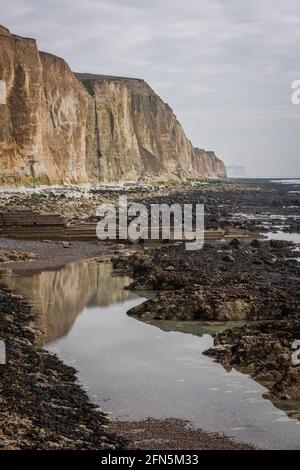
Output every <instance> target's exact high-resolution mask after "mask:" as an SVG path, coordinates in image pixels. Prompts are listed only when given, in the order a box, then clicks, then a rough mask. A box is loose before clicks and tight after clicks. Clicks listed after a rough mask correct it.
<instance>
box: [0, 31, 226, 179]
mask: <svg viewBox="0 0 300 470" xmlns="http://www.w3.org/2000/svg"><path fill="white" fill-rule="evenodd" d="M0 58H1V60H0V184H22V183H25V184H31V183H34V182H40V183H55V182H61V181H68V182H74V183H81V182H87V181H90V182H97V181H124V180H128V179H137V178H139V177H142V178H147V177H150V178H170V177H178V178H187V177H202V176H203V177H206V176H207V177H215V176H216V177H217V176H218V177H224V176H225V174H226V172H225V166H224V165H223V163H222V162H221V161H220V160H219V159H218V158H217V157H216V156H215V155H214V153H213V152H205V151H204V150H200V149H194V148H193V146H192V144H191V142H190V141H189V140H188V139H187V138H186V136H185V133H184V131H183V129H182V126H181V125H180V123H179V122H178V121H177V119H176V116H175V115H174V113H173V111H172V110H171V108H170V107H169V106H168V105H167V104H166V103H164V102H163V101H162V100H161V99H160V98H159V96H157V95H156V94H155V92H154V91H153V90H152V89H151V88H150V87H149V85H147V83H145V82H144V81H143V80H139V79H130V78H122V77H109V76H104V75H90V74H76V75H74V73H73V72H72V71H71V70H70V68H69V66H68V65H67V64H66V63H65V61H64V60H63V59H60V58H59V57H56V56H54V55H51V54H47V53H43V52H39V51H38V49H37V46H36V42H35V40H34V39H29V38H22V37H19V36H16V35H12V34H10V32H9V31H8V30H7V29H6V28H4V27H2V26H0Z"/></svg>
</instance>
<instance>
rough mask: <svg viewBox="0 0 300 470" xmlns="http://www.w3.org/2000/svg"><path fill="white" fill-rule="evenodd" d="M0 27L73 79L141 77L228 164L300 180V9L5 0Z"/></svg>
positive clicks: (266, 0)
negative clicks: (296, 84) (57, 60)
mask: <svg viewBox="0 0 300 470" xmlns="http://www.w3.org/2000/svg"><path fill="white" fill-rule="evenodd" d="M0 22H1V24H3V26H6V27H8V28H9V29H10V31H11V32H12V33H15V34H19V35H23V36H30V37H34V38H35V39H37V43H38V47H39V49H40V50H44V51H47V52H50V53H53V54H56V55H58V56H61V57H63V58H64V59H65V60H66V62H67V63H68V64H69V65H70V67H71V68H72V70H74V71H76V72H86V73H88V72H89V73H99V74H107V75H118V76H129V77H138V78H143V79H144V80H145V81H147V82H148V83H149V84H150V86H151V87H152V88H153V89H154V90H155V91H156V92H157V93H158V94H159V95H160V96H161V97H162V99H163V100H164V101H166V102H167V103H168V104H169V105H170V106H171V108H172V109H173V110H174V112H175V114H176V116H177V118H178V120H179V121H180V122H181V124H182V125H183V127H184V130H185V132H186V135H187V137H188V138H189V139H190V140H191V141H192V143H193V144H194V146H198V147H201V148H205V149H207V150H214V151H215V153H216V155H217V156H218V157H219V158H221V159H222V160H223V161H224V162H225V164H226V165H240V166H244V167H245V168H246V171H247V173H248V174H249V176H254V177H255V176H261V177H267V176H269V177H272V178H276V177H278V178H281V177H287V175H288V176H289V177H295V176H299V175H300V162H299V154H300V139H299V135H298V134H299V120H300V105H295V104H292V101H291V95H292V88H291V85H292V82H293V81H294V80H300V61H299V58H298V56H299V50H298V49H299V48H298V45H299V43H300V0H286V1H285V2H284V3H283V2H280V4H277V5H276V8H275V7H274V2H271V1H270V0H249V1H247V2H240V1H239V0H227V1H226V2H224V0H186V1H185V2H184V3H183V2H181V1H179V0H172V1H171V0H160V1H159V0H153V1H152V2H151V3H150V2H146V0H87V1H86V2H80V1H78V0H72V1H71V0H61V1H58V0H52V1H51V2H50V1H49V0H11V1H10V2H9V3H6V4H5V5H3V6H2V9H1V21H0Z"/></svg>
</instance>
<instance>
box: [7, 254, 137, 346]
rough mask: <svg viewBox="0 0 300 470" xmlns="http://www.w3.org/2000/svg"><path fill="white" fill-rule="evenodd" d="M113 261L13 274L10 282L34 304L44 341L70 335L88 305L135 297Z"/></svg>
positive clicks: (102, 304)
mask: <svg viewBox="0 0 300 470" xmlns="http://www.w3.org/2000/svg"><path fill="white" fill-rule="evenodd" d="M112 271H113V268H112V265H111V264H107V263H97V262H88V261H84V262H76V263H71V264H68V265H67V266H65V267H64V268H62V269H61V270H59V271H43V272H40V273H36V274H31V275H25V276H17V277H10V278H8V279H6V284H7V285H8V287H9V288H10V289H12V290H13V292H15V293H17V294H20V295H22V296H23V297H24V299H25V300H27V302H28V303H30V305H32V307H33V309H34V311H35V312H36V313H37V314H38V315H37V318H36V325H37V327H38V328H39V329H40V330H41V331H42V332H43V335H42V336H41V340H40V342H41V344H46V343H49V342H51V341H54V340H57V339H58V338H60V337H62V336H64V335H66V334H67V333H68V331H69V330H70V328H71V327H72V325H73V324H74V322H75V320H76V317H77V316H78V315H79V314H80V313H81V312H82V311H83V310H84V308H85V307H88V306H90V307H94V306H102V307H105V306H108V305H111V304H114V303H119V302H123V301H125V300H129V299H131V298H133V297H135V296H134V295H133V294H132V293H131V292H129V291H126V290H124V287H125V286H127V285H128V284H130V282H131V279H130V278H129V277H127V276H123V275H118V274H115V273H114V274H113V273H112Z"/></svg>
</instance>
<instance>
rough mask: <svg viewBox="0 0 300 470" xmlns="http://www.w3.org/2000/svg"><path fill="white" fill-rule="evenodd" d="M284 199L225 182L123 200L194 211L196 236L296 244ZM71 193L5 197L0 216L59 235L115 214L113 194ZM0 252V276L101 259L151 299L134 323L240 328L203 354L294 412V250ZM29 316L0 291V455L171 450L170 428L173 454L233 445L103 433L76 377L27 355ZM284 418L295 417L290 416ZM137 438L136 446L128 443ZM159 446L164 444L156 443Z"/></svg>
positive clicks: (295, 210) (298, 325)
mask: <svg viewBox="0 0 300 470" xmlns="http://www.w3.org/2000/svg"><path fill="white" fill-rule="evenodd" d="M294 190H295V188H294V186H293V185H292V184H291V185H289V184H288V185H282V186H281V185H279V184H276V183H270V182H262V181H248V182H247V181H238V182H230V181H229V182H227V183H224V182H215V183H212V182H197V183H194V184H192V183H191V182H190V183H187V184H182V185H180V186H177V187H172V186H170V185H167V184H166V185H163V186H162V187H160V188H154V187H148V188H142V189H140V190H138V189H134V190H132V191H128V192H126V194H127V195H128V197H129V200H132V201H134V202H139V201H140V202H144V203H146V204H147V205H148V206H149V205H150V204H152V203H154V202H160V203H162V202H167V203H172V204H173V203H175V202H179V203H180V204H182V203H184V202H187V203H192V202H198V203H204V204H205V211H206V228H207V229H214V230H218V229H222V230H224V231H225V232H226V230H230V229H231V228H235V229H242V230H250V231H252V232H253V233H254V232H256V233H257V232H258V231H259V232H261V233H267V232H269V233H272V232H273V233H275V232H276V231H282V232H286V233H291V234H294V233H299V218H300V197H299V194H298V193H295V192H294ZM78 192H80V193H81V191H78V190H74V192H72V190H70V194H68V196H66V194H54V193H49V192H46V193H42V194H38V195H37V196H34V195H33V194H23V193H21V194H13V195H7V194H6V195H5V196H2V197H1V196H0V210H2V211H7V210H10V211H15V210H18V211H19V210H23V209H24V210H26V209H28V208H29V207H32V204H34V209H35V211H37V212H40V213H41V214H47V213H48V214H51V213H57V214H60V215H63V216H64V217H65V218H66V219H67V221H68V223H70V224H72V223H76V222H78V221H83V220H84V221H89V222H90V221H91V222H95V221H96V220H97V218H96V215H95V210H96V207H97V205H98V204H99V203H100V202H103V201H105V202H113V203H117V198H118V195H120V194H124V191H123V190H120V191H114V192H111V191H108V192H107V193H105V192H104V193H103V192H102V191H100V193H98V192H93V191H92V190H82V192H83V194H80V195H79V196H78ZM75 194H76V196H75ZM0 250H1V252H0V269H1V271H2V274H4V275H7V274H9V272H11V271H27V270H44V269H47V268H51V269H56V268H58V267H60V266H62V265H64V264H67V263H68V262H71V261H74V260H77V259H88V258H95V257H98V256H104V255H105V256H107V257H108V258H112V261H113V265H114V267H115V269H118V270H121V271H122V272H125V273H126V274H129V275H130V276H132V277H133V279H134V281H133V282H132V284H131V285H130V286H129V289H132V290H135V291H145V290H146V291H155V292H156V296H155V297H154V298H152V299H150V300H148V301H147V302H145V303H143V304H141V305H140V306H138V307H136V308H134V309H132V310H131V311H129V312H128V313H129V315H133V316H135V317H136V318H137V319H141V320H143V321H149V322H151V321H152V320H155V321H157V320H164V321H168V320H180V321H191V320H192V321H211V322H220V321H222V322H225V321H227V320H230V321H231V322H235V321H240V320H243V321H245V322H246V324H245V325H244V326H242V327H240V328H234V329H227V330H225V331H222V332H221V333H219V334H217V335H216V336H215V347H214V348H212V349H210V350H209V351H207V352H206V354H208V355H210V356H212V357H214V358H215V359H216V360H218V361H219V362H221V363H222V364H223V366H224V367H225V368H226V369H227V370H229V369H230V368H236V369H238V370H241V371H242V372H245V373H247V374H250V375H251V376H252V377H253V378H254V379H255V380H257V381H259V382H260V383H262V384H263V385H265V386H266V387H267V388H268V390H269V392H268V393H267V394H266V395H265V397H266V398H269V399H272V400H273V401H274V403H276V404H277V403H279V402H280V403H281V402H284V403H286V404H287V407H288V406H289V404H290V405H291V408H292V407H293V406H294V405H295V407H297V404H299V400H300V396H299V389H300V369H299V367H297V366H295V365H293V364H292V362H291V355H292V354H293V352H294V350H293V348H292V344H293V341H294V340H295V339H300V309H299V307H300V296H299V292H300V289H299V287H300V282H299V259H300V250H299V245H297V244H294V243H292V242H288V241H279V240H267V239H266V240H257V239H253V240H252V241H251V240H248V241H245V240H241V239H230V240H228V239H224V240H222V241H219V242H209V243H206V244H205V246H204V248H203V249H202V250H201V251H192V252H189V251H186V250H185V247H184V245H182V244H175V245H174V244H173V245H166V246H160V247H159V248H157V249H155V250H152V249H150V248H147V246H145V248H144V249H142V248H141V247H131V248H130V249H128V247H127V248H126V247H124V245H118V243H99V242H83V241H81V242H66V241H51V240H41V241H29V240H24V241H23V240H13V239H1V240H0ZM33 316H34V313H33V311H32V310H31V308H30V307H29V306H28V305H27V304H26V303H25V302H24V300H23V299H22V298H20V297H18V296H16V295H15V294H14V293H12V292H11V291H9V290H8V289H7V288H6V287H5V285H4V284H2V285H1V286H0V338H1V339H3V340H4V341H5V343H6V349H7V351H6V352H7V362H6V364H5V365H4V364H3V365H1V366H0V388H1V411H2V413H1V416H2V417H1V426H0V429H1V431H0V432H1V445H2V448H3V449H55V448H58V449H61V448H63V449H65V448H68V449H70V448H71V449H102V448H121V447H122V446H125V447H126V448H132V446H136V447H135V448H146V449H148V448H167V447H166V446H168V445H170V442H173V441H172V439H174V442H177V441H178V439H177V440H176V439H175V438H174V429H175V430H176V429H177V433H178V435H181V436H182V442H183V444H182V447H181V448H188V447H189V448H198V447H197V445H198V444H197V442H198V443H199V446H200V448H232V446H234V445H235V444H234V443H232V442H231V441H229V440H227V439H226V438H225V437H223V436H216V437H215V438H213V439H212V440H211V439H210V438H211V436H209V435H208V434H206V433H203V432H202V431H199V430H196V431H195V433H194V432H191V431H190V430H189V429H185V425H184V424H183V423H178V422H176V423H174V422H169V423H167V422H156V421H150V422H145V423H142V424H141V423H121V422H116V423H109V422H108V420H107V417H106V415H105V414H104V413H103V412H101V411H98V410H97V409H95V407H94V406H93V405H92V404H91V403H90V402H89V400H88V397H87V396H86V394H85V392H84V391H83V390H82V389H81V387H80V386H79V385H78V384H77V383H76V371H75V370H74V369H73V368H70V367H68V366H66V365H64V364H63V363H62V362H61V361H60V360H59V359H58V358H57V357H56V356H53V355H52V354H50V353H48V352H46V351H45V350H43V349H41V347H40V346H38V345H39V331H38V330H37V329H36V328H35V327H34V326H33ZM295 407H294V408H295ZM289 415H290V416H292V417H294V418H299V417H300V414H299V413H298V412H297V411H293V412H289ZM106 426H109V427H108V428H107V427H106ZM138 429H142V430H141V435H140V436H141V437H140V438H139V439H136V438H135V435H136V434H135V433H136V432H138V431H137V430H138ZM179 429H180V433H181V434H180V433H179ZM197 433H198V434H197ZM163 435H165V436H167V437H166V438H165V439H163V437H161V438H160V437H159V436H163ZM172 436H173V437H172ZM188 436H189V438H188ZM160 439H161V440H162V441H164V442H160ZM189 439H190V440H189ZM174 445H175V444H174ZM176 445H177V444H176ZM237 445H239V444H237ZM155 446H158V447H155ZM159 446H161V447H159ZM193 446H195V447H193ZM240 446H241V448H243V445H242V444H241V445H240Z"/></svg>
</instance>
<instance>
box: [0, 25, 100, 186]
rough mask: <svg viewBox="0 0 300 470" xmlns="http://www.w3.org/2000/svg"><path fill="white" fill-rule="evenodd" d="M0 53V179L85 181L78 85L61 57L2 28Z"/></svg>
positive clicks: (83, 96)
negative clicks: (40, 49) (41, 51)
mask: <svg viewBox="0 0 300 470" xmlns="http://www.w3.org/2000/svg"><path fill="white" fill-rule="evenodd" d="M2 33H5V34H2ZM0 56H1V63H0V83H1V85H0V183H2V184H17V183H29V184H30V183H31V182H36V181H37V182H44V183H51V182H59V181H74V182H81V181H86V180H87V175H86V165H85V156H86V134H87V133H88V132H89V131H88V126H89V118H90V109H91V107H92V100H91V99H90V97H89V95H88V94H87V93H86V91H85V89H84V88H83V86H82V85H81V84H80V83H79V82H78V80H77V79H76V78H75V76H74V75H73V73H72V71H71V70H70V69H69V67H68V66H67V64H66V63H65V62H64V61H63V60H62V59H60V58H58V57H55V56H52V55H50V54H44V53H40V52H39V51H38V50H37V47H36V43H35V41H34V40H33V39H27V38H20V37H18V36H14V35H11V34H10V33H9V32H8V31H7V30H5V29H4V28H1V29H0Z"/></svg>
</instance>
